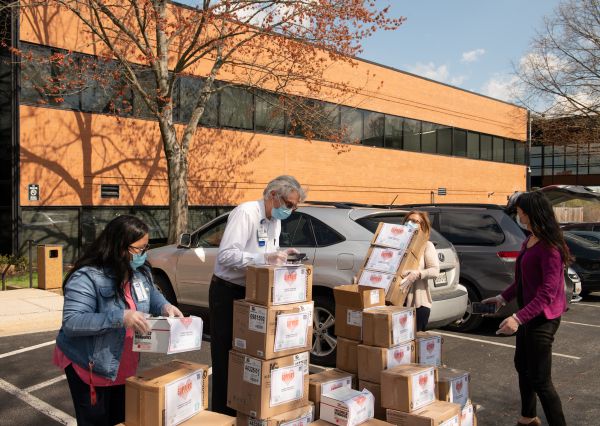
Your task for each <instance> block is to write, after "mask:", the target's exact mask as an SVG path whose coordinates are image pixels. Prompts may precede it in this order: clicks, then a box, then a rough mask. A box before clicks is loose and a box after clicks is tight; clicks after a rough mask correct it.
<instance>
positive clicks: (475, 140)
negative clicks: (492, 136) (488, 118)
mask: <svg viewBox="0 0 600 426" xmlns="http://www.w3.org/2000/svg"><path fill="white" fill-rule="evenodd" d="M467 157H469V158H473V159H475V160H479V133H473V132H468V134H467Z"/></svg>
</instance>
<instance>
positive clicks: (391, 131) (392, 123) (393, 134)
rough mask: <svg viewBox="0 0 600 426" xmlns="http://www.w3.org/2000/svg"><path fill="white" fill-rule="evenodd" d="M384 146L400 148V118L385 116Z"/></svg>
mask: <svg viewBox="0 0 600 426" xmlns="http://www.w3.org/2000/svg"><path fill="white" fill-rule="evenodd" d="M385 147H386V148H391V149H402V118H400V117H395V116H393V115H386V116H385Z"/></svg>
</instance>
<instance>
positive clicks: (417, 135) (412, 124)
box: [402, 118, 421, 152]
mask: <svg viewBox="0 0 600 426" xmlns="http://www.w3.org/2000/svg"><path fill="white" fill-rule="evenodd" d="M402 138H403V141H404V149H405V150H406V151H415V152H419V151H421V122H420V121H419V120H411V119H409V118H406V119H405V120H404V127H403V131H402Z"/></svg>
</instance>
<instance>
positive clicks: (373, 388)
mask: <svg viewBox="0 0 600 426" xmlns="http://www.w3.org/2000/svg"><path fill="white" fill-rule="evenodd" d="M358 388H359V389H366V390H368V391H369V392H371V393H372V394H373V398H375V405H374V416H375V418H376V419H379V420H385V408H383V407H382V406H381V385H380V384H379V383H371V382H367V381H366V380H359V381H358Z"/></svg>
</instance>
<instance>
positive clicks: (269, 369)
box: [227, 265, 313, 426]
mask: <svg viewBox="0 0 600 426" xmlns="http://www.w3.org/2000/svg"><path fill="white" fill-rule="evenodd" d="M312 315H313V302H312V267H311V266H307V265H282V266H254V267H248V270H247V273H246V298H245V300H240V301H236V302H235V304H234V313H233V350H232V351H231V352H230V353H229V382H228V392H227V405H228V406H229V407H231V408H233V409H234V410H236V411H237V412H238V415H237V421H238V424H240V425H250V424H251V425H253V426H258V425H261V426H263V425H264V426H277V425H280V424H284V423H288V422H299V423H302V424H307V423H310V422H311V421H312V419H313V406H312V405H311V404H309V400H308V364H309V352H308V351H309V350H310V348H311V347H312V325H313V319H312Z"/></svg>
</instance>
